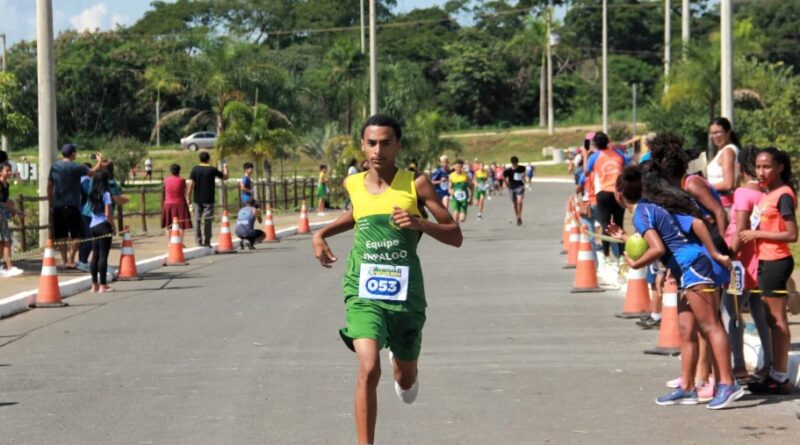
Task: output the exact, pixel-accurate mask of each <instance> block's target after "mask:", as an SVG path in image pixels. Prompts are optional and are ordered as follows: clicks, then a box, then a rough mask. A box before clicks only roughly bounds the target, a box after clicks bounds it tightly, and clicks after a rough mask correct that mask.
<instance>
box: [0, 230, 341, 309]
mask: <svg viewBox="0 0 800 445" xmlns="http://www.w3.org/2000/svg"><path fill="white" fill-rule="evenodd" d="M331 221H333V220H329V221H320V222H315V223H311V224H310V225H309V226H310V228H311V230H316V229H319V228H320V227H322V226H324V225H326V224H328V223H330V222H331ZM296 234H297V226H294V227H289V228H286V229H282V230H278V231H277V232H276V236H277V237H278V239H280V238H286V237H288V236H292V235H296ZM215 246H217V243H214V244H212V245H211V247H193V248H191V249H185V250H184V251H183V254H184V256H185V257H186V259H187V260H192V259H196V258H201V257H204V256H207V255H213V254H214V247H215ZM234 247H235V248H237V249H238V248H239V241H236V242H235V243H234ZM166 258H167V255H166V254H162V255H157V256H154V257H150V258H147V259H144V260H139V261H137V262H136V270H137V271H138V272H139V274H144V273H147V272H151V271H153V270H156V269H158V268H161V267H165V266H164V260H166ZM108 278H109V281H114V280H116V278H117V277H116V274H115V273H112V272H109V273H108ZM58 288H59V290H60V291H61V298H62V299H66V298H69V297H71V296H73V295H77V294H80V293H82V292H86V291H87V290H89V289H91V288H92V277H90V276H83V277H78V278H74V279H71V280H68V281H64V282H62V283H59V285H58ZM38 292H39V290H38V289H32V290H27V291H23V292H20V293H18V294H14V295H12V296H10V297H6V298H3V299H0V319H3V318H8V317H11V316H13V315H16V314H19V313H22V312H26V311H28V310H30V309H32V308H31V307H30V305H32V304H33V303H34V302H36V294H37V293H38Z"/></svg>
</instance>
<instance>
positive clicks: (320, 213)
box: [317, 212, 327, 216]
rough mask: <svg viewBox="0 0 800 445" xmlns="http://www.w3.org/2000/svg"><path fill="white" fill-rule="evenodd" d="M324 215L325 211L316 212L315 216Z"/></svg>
mask: <svg viewBox="0 0 800 445" xmlns="http://www.w3.org/2000/svg"><path fill="white" fill-rule="evenodd" d="M325 215H327V213H325V212H317V216H325Z"/></svg>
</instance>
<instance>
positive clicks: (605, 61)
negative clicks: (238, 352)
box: [602, 0, 608, 134]
mask: <svg viewBox="0 0 800 445" xmlns="http://www.w3.org/2000/svg"><path fill="white" fill-rule="evenodd" d="M602 76H603V133H606V134H608V1H607V0H603V74H602Z"/></svg>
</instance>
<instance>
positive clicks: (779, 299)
mask: <svg viewBox="0 0 800 445" xmlns="http://www.w3.org/2000/svg"><path fill="white" fill-rule="evenodd" d="M709 136H710V139H711V141H712V142H713V144H714V147H715V149H716V153H715V155H714V157H713V159H712V160H711V161H710V162H709V163H708V166H707V168H705V169H702V170H700V171H695V170H698V169H697V168H695V167H694V165H695V163H694V162H693V161H694V160H695V159H696V158H697V157H698V155H700V154H701V152H702V151H704V150H697V151H692V150H687V149H686V148H685V147H684V146H683V141H682V140H681V139H680V138H679V137H677V136H675V135H673V134H657V135H653V136H652V137H651V138H650V140H649V141H648V142H649V147H650V152H649V153H647V154H646V155H644V156H642V157H641V158H640V159H639V161H638V163H636V162H633V161H632V160H631V159H630V158H629V157H628V156H627V155H626V153H624V152H623V151H621V150H619V149H617V148H613V147H612V145H611V144H610V141H609V140H608V137H607V136H606V135H605V134H603V133H596V134H588V135H587V137H586V141H585V144H584V149H583V150H582V153H581V158H582V159H580V160H579V162H577V163H576V165H575V166H576V167H577V170H579V171H578V174H577V175H576V182H577V184H578V186H577V192H578V193H579V194H580V195H581V197H582V200H583V202H584V206H583V208H582V210H581V211H582V215H583V218H584V223H585V224H587V225H588V226H589V227H597V230H598V231H600V230H602V231H603V232H605V234H606V235H607V236H608V235H610V236H612V237H614V238H617V239H618V240H619V241H624V240H626V239H627V234H626V233H625V231H624V230H623V219H624V213H625V211H628V212H630V213H631V215H632V224H633V230H634V232H636V233H638V234H640V235H641V236H642V237H644V239H645V240H646V241H647V244H648V249H647V251H646V252H645V253H644V255H642V256H641V257H639V258H637V259H636V260H634V259H632V258H631V257H629V256H628V255H627V254H626V253H625V252H624V245H623V244H622V243H621V242H620V243H614V242H609V238H608V237H607V236H606V237H603V238H604V239H603V240H602V246H598V256H599V257H601V258H605V262H606V263H608V262H613V260H611V255H612V254H613V255H615V256H616V257H617V259H618V261H626V262H627V263H628V265H629V267H631V268H635V269H638V268H642V267H648V281H649V282H650V283H651V286H652V287H653V290H654V291H655V292H654V298H653V308H652V313H651V314H649V315H647V316H646V317H644V318H643V319H641V320H640V321H639V323H638V324H639V325H640V326H642V327H643V328H645V329H650V328H655V327H658V326H659V325H660V322H661V296H662V292H663V284H664V282H665V280H667V279H674V280H676V282H677V283H678V287H679V289H680V290H679V302H678V312H679V315H678V319H679V328H680V329H679V332H680V338H681V347H680V350H681V373H680V377H679V378H676V379H672V380H670V381H669V382H667V386H668V387H670V388H671V389H672V391H670V392H669V393H667V394H665V395H663V396H661V397H658V398H657V399H656V403H657V404H659V405H678V404H680V405H693V404H698V403H705V402H707V403H708V405H707V407H708V408H710V409H721V408H725V407H727V406H728V405H729V404H730V403H732V402H733V401H735V400H737V399H738V398H740V397H741V396H742V395H743V394H744V386H745V385H746V386H747V389H749V391H750V392H751V393H752V394H789V393H791V392H792V390H793V384H792V383H791V382H790V381H789V379H788V353H789V346H790V333H789V326H788V317H787V298H788V295H789V293H788V291H787V288H788V280H789V278H790V275H791V273H792V271H793V269H794V262H793V259H792V254H791V251H790V248H789V244H790V243H794V242H796V241H797V223H796V217H795V209H796V207H797V200H796V197H795V190H794V188H793V179H792V174H791V162H790V158H789V155H788V154H787V153H786V152H784V151H782V150H779V149H777V148H773V147H770V148H763V149H759V148H757V147H753V146H750V147H745V148H741V143H740V142H739V140H738V137H737V135H736V133H735V132H734V131H733V129H732V128H731V124H730V122H729V121H728V120H727V119H725V118H716V119H714V120H713V121H711V122H710V124H709ZM690 166H691V167H690ZM590 235H591V233H590ZM737 277H740V278H738V279H737ZM745 307H747V308H748V309H749V312H750V314H751V317H752V318H753V321H754V324H755V326H756V328H757V330H758V333H759V337H760V338H761V344H762V347H763V351H764V354H763V361H762V365H761V367H760V368H759V369H757V370H755V371H754V372H753V373H750V372H748V370H747V368H746V367H745V361H744V353H743V341H742V334H743V325H744V323H742V322H741V313H742V311H743V310H744V308H745Z"/></svg>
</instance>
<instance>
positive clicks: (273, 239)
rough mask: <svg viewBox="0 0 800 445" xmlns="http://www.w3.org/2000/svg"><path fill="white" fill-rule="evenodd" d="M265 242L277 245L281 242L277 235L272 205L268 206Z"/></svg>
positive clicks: (265, 220)
mask: <svg viewBox="0 0 800 445" xmlns="http://www.w3.org/2000/svg"><path fill="white" fill-rule="evenodd" d="M264 235H265V236H264V241H263V242H265V243H277V242H279V241H280V240H279V239H278V235H277V234H276V233H275V222H274V221H273V220H272V204H267V214H266V215H265V216H264Z"/></svg>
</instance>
